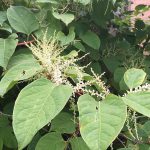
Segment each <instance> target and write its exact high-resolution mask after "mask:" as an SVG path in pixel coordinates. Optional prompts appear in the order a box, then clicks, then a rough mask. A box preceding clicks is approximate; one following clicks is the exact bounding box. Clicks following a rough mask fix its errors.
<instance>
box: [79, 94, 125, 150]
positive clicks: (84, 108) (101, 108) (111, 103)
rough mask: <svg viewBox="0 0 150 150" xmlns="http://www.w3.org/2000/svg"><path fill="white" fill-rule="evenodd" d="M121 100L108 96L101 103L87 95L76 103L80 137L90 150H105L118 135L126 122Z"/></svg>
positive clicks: (123, 105)
mask: <svg viewBox="0 0 150 150" xmlns="http://www.w3.org/2000/svg"><path fill="white" fill-rule="evenodd" d="M126 109H127V108H126V105H125V104H124V102H123V101H122V100H121V98H119V97H117V96H115V95H112V94H110V95H108V96H107V97H106V98H105V99H104V100H103V101H102V102H100V101H99V102H97V101H95V99H94V98H92V97H91V96H89V95H88V94H86V95H83V96H81V97H80V98H79V101H78V110H79V123H80V132H81V136H82V138H83V139H84V141H85V142H86V144H87V145H88V146H89V148H90V149H91V150H100V149H101V150H106V149H107V148H108V146H109V145H110V144H111V143H112V142H113V141H114V140H115V138H116V137H117V136H118V134H119V133H120V131H121V129H122V128H123V125H124V123H125V120H126V112H127V110H126Z"/></svg>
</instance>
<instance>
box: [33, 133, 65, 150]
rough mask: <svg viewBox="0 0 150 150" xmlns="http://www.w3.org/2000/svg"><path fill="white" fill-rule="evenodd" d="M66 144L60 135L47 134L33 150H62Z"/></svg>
mask: <svg viewBox="0 0 150 150" xmlns="http://www.w3.org/2000/svg"><path fill="white" fill-rule="evenodd" d="M65 147H66V143H65V141H64V140H63V138H62V137H61V134H60V133H56V132H53V133H48V134H46V135H45V136H43V137H42V138H41V139H40V140H39V142H38V143H37V145H36V148H35V150H64V149H65Z"/></svg>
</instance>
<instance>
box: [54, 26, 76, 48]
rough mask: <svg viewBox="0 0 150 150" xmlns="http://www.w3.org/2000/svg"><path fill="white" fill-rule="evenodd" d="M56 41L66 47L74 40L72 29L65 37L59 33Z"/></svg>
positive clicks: (72, 28)
mask: <svg viewBox="0 0 150 150" xmlns="http://www.w3.org/2000/svg"><path fill="white" fill-rule="evenodd" d="M57 39H58V40H59V41H61V45H62V46H64V45H67V44H69V43H71V42H72V41H73V40H74V39H75V32H74V27H71V28H70V29H69V34H68V35H65V34H64V33H63V32H61V31H59V32H58V34H57Z"/></svg>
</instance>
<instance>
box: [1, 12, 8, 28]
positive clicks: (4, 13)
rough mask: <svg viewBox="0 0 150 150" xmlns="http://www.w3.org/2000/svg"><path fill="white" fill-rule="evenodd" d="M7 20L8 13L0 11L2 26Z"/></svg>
mask: <svg viewBox="0 0 150 150" xmlns="http://www.w3.org/2000/svg"><path fill="white" fill-rule="evenodd" d="M6 20H7V15H6V11H0V26H2V25H3V23H4V22H5V21H6Z"/></svg>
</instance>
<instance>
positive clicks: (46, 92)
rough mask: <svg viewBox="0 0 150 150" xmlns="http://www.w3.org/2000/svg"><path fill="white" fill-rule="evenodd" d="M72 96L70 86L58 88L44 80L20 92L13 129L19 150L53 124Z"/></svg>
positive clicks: (35, 82)
mask: <svg viewBox="0 0 150 150" xmlns="http://www.w3.org/2000/svg"><path fill="white" fill-rule="evenodd" d="M71 94H72V88H71V87H70V86H67V85H59V86H56V85H55V84H54V83H52V82H50V81H49V80H47V79H44V78H41V79H38V80H36V81H34V82H33V83H31V84H29V85H28V86H26V87H25V88H24V89H23V90H22V91H21V92H20V94H19V96H18V98H17V100H16V102H15V106H14V111H13V128H14V132H15V135H16V138H17V141H18V147H19V150H21V149H23V148H24V147H25V146H26V145H27V144H29V142H30V141H31V140H32V138H33V136H34V135H35V134H36V133H37V131H38V130H40V129H41V128H42V127H43V126H45V125H46V124H48V123H49V122H51V120H52V119H53V118H54V117H55V116H56V115H57V114H58V113H59V112H60V111H61V110H62V109H63V107H64V106H65V104H66V103H67V101H68V99H69V97H70V96H71Z"/></svg>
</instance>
